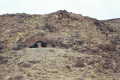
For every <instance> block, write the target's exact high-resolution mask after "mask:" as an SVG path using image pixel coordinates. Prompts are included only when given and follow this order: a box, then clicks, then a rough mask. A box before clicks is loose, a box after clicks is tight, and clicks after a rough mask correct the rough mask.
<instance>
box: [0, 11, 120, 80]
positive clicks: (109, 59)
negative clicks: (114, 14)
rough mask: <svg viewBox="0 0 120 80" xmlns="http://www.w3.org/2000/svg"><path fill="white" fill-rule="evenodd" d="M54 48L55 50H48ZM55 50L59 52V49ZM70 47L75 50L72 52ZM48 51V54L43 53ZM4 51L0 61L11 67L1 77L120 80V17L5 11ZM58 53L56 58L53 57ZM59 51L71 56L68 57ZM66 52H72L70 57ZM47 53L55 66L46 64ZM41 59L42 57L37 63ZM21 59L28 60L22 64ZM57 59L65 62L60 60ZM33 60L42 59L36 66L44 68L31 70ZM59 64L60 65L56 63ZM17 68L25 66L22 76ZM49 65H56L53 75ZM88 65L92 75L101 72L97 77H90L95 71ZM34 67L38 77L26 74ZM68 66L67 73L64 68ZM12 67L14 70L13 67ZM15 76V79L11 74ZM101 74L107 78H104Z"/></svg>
mask: <svg viewBox="0 0 120 80" xmlns="http://www.w3.org/2000/svg"><path fill="white" fill-rule="evenodd" d="M26 48H27V51H26ZM28 48H29V49H28ZM32 48H34V49H32ZM36 48H37V49H36ZM51 48H52V50H50V51H49V50H47V49H51ZM41 50H42V51H43V52H41ZM46 50H47V51H46ZM54 50H56V51H55V52H54ZM64 50H65V51H64ZM66 50H71V51H70V52H66ZM11 51H12V52H11ZM19 51H20V52H19ZM24 51H25V52H24ZM44 51H46V52H45V53H48V54H43V53H44ZM59 51H63V52H64V54H62V53H59ZM0 53H1V54H0V56H1V57H0V63H1V64H2V65H0V71H1V72H3V71H2V70H4V71H5V72H4V73H3V74H2V73H1V74H0V78H1V79H0V80H31V79H32V80H60V79H61V80H90V79H91V80H119V79H120V77H119V74H120V68H119V67H120V62H119V60H120V19H119V18H118V19H111V20H97V19H93V18H90V17H86V16H82V15H80V14H75V13H71V12H67V11H65V10H60V11H57V12H54V13H50V14H45V15H28V14H24V13H23V14H6V15H1V16H0ZM34 53H36V54H34ZM37 53H38V54H37ZM69 53H70V54H69ZM74 53H76V54H77V55H76V54H74ZM18 54H20V55H18ZM49 54H50V55H49ZM54 55H56V56H55V57H52V56H54ZM59 55H61V56H64V57H66V58H64V59H63V57H61V56H59ZM66 55H67V56H71V57H70V59H71V60H70V61H69V60H68V59H69V57H67V56H66ZM81 55H83V56H81ZM86 55H87V56H86ZM28 56H30V60H29V59H28V58H27V57H28ZM41 56H42V57H44V58H45V57H47V59H48V60H47V61H48V63H51V64H48V65H47V63H44V61H43V60H44V59H43V60H42V57H41ZM74 56H75V59H74V58H73V57H74ZM77 56H80V57H77ZM85 56H86V57H85ZM92 56H93V57H92ZM15 57H16V58H15ZM34 57H35V58H34ZM27 59H28V60H27ZM31 59H32V61H31ZM36 59H41V60H38V61H36ZM49 59H50V61H49ZM19 60H23V61H22V62H21V61H20V62H19ZM56 60H57V62H58V63H59V62H60V64H58V63H56ZM66 60H68V61H67V63H66V64H68V65H65V64H64V62H65V61H66ZM29 61H30V62H29ZM40 61H42V63H41V62H40ZM33 63H37V64H36V65H37V66H35V67H34V69H38V70H37V72H36V70H33V68H31V66H32V65H33ZM17 64H18V65H17ZM11 65H12V66H11ZM54 65H56V66H55V67H53V66H54ZM69 65H70V66H69ZM71 65H72V68H71ZM86 65H87V67H86ZM88 65H90V66H88ZM5 66H8V68H5ZM13 66H14V67H16V68H15V69H16V70H17V69H19V70H17V71H18V72H19V73H18V74H17V73H15V72H14V71H16V70H14V69H13V68H12V69H13V71H12V69H11V67H13ZM38 66H41V68H38ZM47 66H49V67H51V68H52V67H53V68H55V71H54V70H53V69H52V70H50V73H49V70H48V69H46V68H48V67H47ZM44 67H46V68H44ZM88 67H89V69H88V71H90V72H91V74H93V73H95V75H91V76H92V77H94V78H89V77H90V74H89V72H86V71H85V70H87V68H88ZM24 68H25V69H24ZM28 68H30V71H33V72H34V71H35V75H34V74H33V72H30V73H28V74H27V73H26V74H23V73H24V72H26V70H29V69H28ZM51 68H50V69H51ZM64 68H65V69H66V72H64ZM82 68H83V73H84V71H85V74H84V75H83V76H87V75H89V76H87V77H86V78H84V77H83V76H77V75H81V72H82V71H81V70H82ZM84 68H85V69H84ZM9 69H11V70H10V71H9ZM56 69H57V70H56ZM20 70H22V71H20ZM41 70H43V72H41ZM67 70H68V71H67ZM74 70H75V72H74ZM94 70H95V71H94ZM59 71H60V72H59ZM69 71H71V72H69ZM9 72H10V73H9ZM51 72H53V73H55V74H52V73H51ZM14 73H15V74H14ZM65 73H68V74H65ZM5 74H7V75H8V76H5ZM12 74H13V75H14V76H13V77H11V75H12ZM19 74H20V75H19ZM38 74H39V75H40V76H39V75H38ZM42 74H45V75H42ZM50 74H51V75H50ZM60 74H61V75H60ZM73 74H75V75H73ZM99 74H100V75H101V76H102V77H103V76H104V78H102V77H100V76H98V75H99ZM72 75H73V76H72ZM25 76H27V77H25ZM28 76H29V77H31V78H29V77H28ZM32 76H33V77H32ZM36 76H37V78H36ZM38 76H39V77H38ZM50 76H52V77H50ZM111 76H112V77H111ZM4 77H7V78H6V79H5V78H4ZM43 77H44V78H43ZM59 77H62V78H59Z"/></svg>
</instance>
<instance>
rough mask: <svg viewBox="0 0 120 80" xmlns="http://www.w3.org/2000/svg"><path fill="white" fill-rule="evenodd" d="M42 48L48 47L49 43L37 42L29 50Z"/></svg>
mask: <svg viewBox="0 0 120 80" xmlns="http://www.w3.org/2000/svg"><path fill="white" fill-rule="evenodd" d="M40 47H47V42H44V41H37V42H35V43H34V44H32V45H31V46H30V47H29V48H40Z"/></svg>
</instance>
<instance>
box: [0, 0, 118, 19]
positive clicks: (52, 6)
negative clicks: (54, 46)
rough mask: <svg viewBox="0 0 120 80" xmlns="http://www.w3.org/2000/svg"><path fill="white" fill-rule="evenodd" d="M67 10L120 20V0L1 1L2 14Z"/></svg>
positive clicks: (94, 16) (0, 10)
mask: <svg viewBox="0 0 120 80" xmlns="http://www.w3.org/2000/svg"><path fill="white" fill-rule="evenodd" d="M64 9H65V10H67V11H69V12H74V13H79V14H82V15H84V16H90V17H93V18H97V19H111V18H120V10H119V9H120V0H0V14H4V13H29V14H45V13H50V12H54V11H57V10H64Z"/></svg>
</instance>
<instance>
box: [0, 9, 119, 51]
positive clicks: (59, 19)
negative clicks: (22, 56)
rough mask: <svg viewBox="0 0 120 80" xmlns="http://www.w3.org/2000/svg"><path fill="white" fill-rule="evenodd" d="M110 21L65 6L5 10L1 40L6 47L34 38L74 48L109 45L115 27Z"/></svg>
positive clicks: (26, 44) (30, 42) (29, 43)
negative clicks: (36, 11)
mask: <svg viewBox="0 0 120 80" xmlns="http://www.w3.org/2000/svg"><path fill="white" fill-rule="evenodd" d="M109 23H110V22H109V21H99V20H96V19H93V18H89V17H84V16H82V15H79V14H74V13H69V12H67V11H65V10H63V11H62V10H60V11H57V12H55V13H51V14H46V15H27V14H8V15H2V16H0V28H1V29H0V33H1V34H0V37H1V38H0V41H1V43H3V44H5V46H4V47H6V48H9V49H15V48H23V47H30V46H32V45H33V44H34V43H35V42H36V41H42V42H46V43H47V44H50V45H52V46H53V45H54V47H59V48H72V49H75V50H81V49H88V48H97V47H98V46H101V45H103V44H105V45H112V44H111V39H112V38H113V37H112V38H109V34H110V33H112V32H113V31H112V30H113V29H114V28H113V26H112V25H110V24H109ZM113 24H115V23H114V22H113ZM116 25H117V24H116ZM116 28H119V26H118V27H116ZM117 30H118V29H117ZM117 32H119V31H117ZM117 32H116V31H115V33H117Z"/></svg>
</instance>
